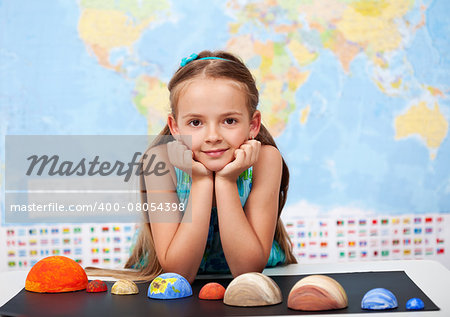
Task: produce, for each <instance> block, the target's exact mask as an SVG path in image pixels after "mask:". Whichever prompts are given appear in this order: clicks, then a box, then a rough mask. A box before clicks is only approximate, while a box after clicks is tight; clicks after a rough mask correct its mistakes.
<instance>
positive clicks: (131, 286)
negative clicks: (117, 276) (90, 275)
mask: <svg viewBox="0 0 450 317" xmlns="http://www.w3.org/2000/svg"><path fill="white" fill-rule="evenodd" d="M138 293H139V289H138V287H137V285H136V283H135V282H133V281H130V280H118V281H117V282H115V283H114V285H113V286H112V287H111V294H115V295H133V294H138Z"/></svg>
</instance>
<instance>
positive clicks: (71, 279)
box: [25, 255, 88, 293]
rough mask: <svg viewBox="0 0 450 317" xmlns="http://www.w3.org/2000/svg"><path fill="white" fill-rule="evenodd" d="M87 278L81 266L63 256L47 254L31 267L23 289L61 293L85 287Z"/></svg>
mask: <svg viewBox="0 0 450 317" xmlns="http://www.w3.org/2000/svg"><path fill="white" fill-rule="evenodd" d="M87 284H88V278H87V275H86V272H84V270H83V268H82V267H81V266H80V265H79V264H78V263H77V262H75V261H74V260H72V259H69V258H68V257H65V256H59V255H58V256H49V257H47V258H44V259H42V260H40V261H39V262H37V263H36V264H35V265H33V267H32V268H31V270H30V272H29V273H28V275H27V279H26V281H25V289H26V290H27V291H31V292H37V293H62V292H72V291H79V290H82V289H86V286H87Z"/></svg>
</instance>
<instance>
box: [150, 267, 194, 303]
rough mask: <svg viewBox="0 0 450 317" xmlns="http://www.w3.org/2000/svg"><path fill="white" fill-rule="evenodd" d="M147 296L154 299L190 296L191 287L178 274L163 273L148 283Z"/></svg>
mask: <svg viewBox="0 0 450 317" xmlns="http://www.w3.org/2000/svg"><path fill="white" fill-rule="evenodd" d="M147 296H148V297H150V298H154V299H177V298H183V297H188V296H192V287H191V284H189V282H188V281H187V280H186V279H185V278H184V277H183V276H181V275H180V274H177V273H163V274H161V275H158V276H157V277H155V279H154V280H153V281H152V282H151V283H150V286H149V287H148V292H147Z"/></svg>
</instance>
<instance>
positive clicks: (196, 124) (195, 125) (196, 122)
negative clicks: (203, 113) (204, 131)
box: [189, 120, 200, 127]
mask: <svg viewBox="0 0 450 317" xmlns="http://www.w3.org/2000/svg"><path fill="white" fill-rule="evenodd" d="M189 125H190V126H193V127H198V126H199V125H200V120H191V121H189Z"/></svg>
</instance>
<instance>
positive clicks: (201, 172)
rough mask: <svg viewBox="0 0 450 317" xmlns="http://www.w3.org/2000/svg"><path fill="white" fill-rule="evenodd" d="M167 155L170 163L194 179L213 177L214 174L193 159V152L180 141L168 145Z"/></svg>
mask: <svg viewBox="0 0 450 317" xmlns="http://www.w3.org/2000/svg"><path fill="white" fill-rule="evenodd" d="M167 154H168V155H169V161H170V163H171V164H172V165H173V166H175V167H176V168H178V169H180V170H182V171H183V172H186V173H188V174H189V176H191V177H192V178H193V179H194V178H197V177H212V172H211V171H210V170H208V169H207V168H206V167H205V166H204V165H203V164H202V163H200V162H198V161H196V160H194V159H193V153H192V151H191V150H190V149H189V148H188V147H187V146H186V145H184V144H183V142H181V141H179V140H175V141H172V142H169V143H167Z"/></svg>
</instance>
